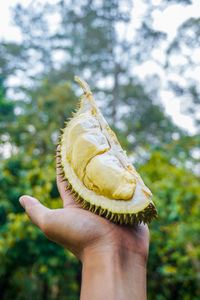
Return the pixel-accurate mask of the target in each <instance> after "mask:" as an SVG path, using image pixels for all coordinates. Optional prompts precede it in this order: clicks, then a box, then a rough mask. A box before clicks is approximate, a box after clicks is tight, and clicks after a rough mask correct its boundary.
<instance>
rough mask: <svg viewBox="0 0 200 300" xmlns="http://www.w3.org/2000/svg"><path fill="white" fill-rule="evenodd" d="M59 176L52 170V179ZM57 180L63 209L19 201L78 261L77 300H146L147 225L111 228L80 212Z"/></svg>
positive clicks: (38, 223) (104, 221)
mask: <svg viewBox="0 0 200 300" xmlns="http://www.w3.org/2000/svg"><path fill="white" fill-rule="evenodd" d="M57 162H59V158H57ZM60 171H61V170H60V169H57V173H60ZM61 180H62V176H60V175H57V186H58V190H59V193H60V196H61V198H62V201H63V208H61V209H55V210H51V209H49V208H47V207H45V206H43V205H42V204H41V203H40V202H39V201H38V200H37V199H35V198H33V197H30V196H26V195H25V196H22V197H20V199H19V201H20V203H21V205H22V206H23V207H24V209H25V211H26V213H27V214H28V216H29V218H30V219H31V220H32V221H33V222H34V223H35V225H36V226H38V227H39V228H40V229H41V231H42V232H43V233H44V235H45V236H46V237H47V238H49V239H50V240H52V241H54V242H55V243H58V244H60V245H62V246H63V247H65V248H67V249H68V250H69V251H71V252H72V253H73V254H74V255H75V256H76V257H77V258H78V259H80V260H81V262H82V265H83V268H82V285H81V295H80V299H81V300H86V299H87V300H90V299H91V300H92V299H95V300H101V299H109V300H112V299H113V300H114V299H115V300H126V299H127V300H130V299H134V300H143V299H146V263H147V258H148V249H149V230H148V227H147V225H144V224H141V225H139V226H137V227H136V226H135V227H133V226H127V225H126V226H125V225H124V226H123V225H116V224H114V223H111V222H110V221H108V220H106V219H104V218H102V217H99V216H97V215H95V214H93V213H91V212H89V211H86V210H83V209H82V208H81V206H80V205H77V204H76V203H75V201H74V199H73V197H72V195H69V191H65V189H66V186H67V182H66V181H64V182H61Z"/></svg>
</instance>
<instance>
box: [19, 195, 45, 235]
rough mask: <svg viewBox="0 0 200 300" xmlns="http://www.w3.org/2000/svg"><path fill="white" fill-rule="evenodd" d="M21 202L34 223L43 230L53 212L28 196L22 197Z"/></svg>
mask: <svg viewBox="0 0 200 300" xmlns="http://www.w3.org/2000/svg"><path fill="white" fill-rule="evenodd" d="M19 202H20V204H21V205H22V206H23V208H24V209H25V211H26V213H27V215H28V216H29V218H30V219H31V220H32V221H33V223H35V225H36V226H38V227H39V228H40V229H41V230H42V229H43V225H44V220H45V217H46V216H47V214H48V213H49V212H50V211H51V210H50V209H49V208H47V207H45V206H44V205H42V204H41V203H40V202H39V201H38V200H37V199H35V198H33V197H30V196H27V195H24V196H22V197H20V199H19Z"/></svg>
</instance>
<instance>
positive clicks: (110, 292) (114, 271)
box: [81, 247, 146, 300]
mask: <svg viewBox="0 0 200 300" xmlns="http://www.w3.org/2000/svg"><path fill="white" fill-rule="evenodd" d="M82 263H83V270H82V278H83V285H84V283H86V284H89V286H88V288H87V295H86V294H85V291H84V293H82V295H83V294H84V297H83V296H82V297H81V299H82V300H84V299H103V297H104V298H105V299H111V300H112V299H115V300H117V299H123V300H126V299H135V300H137V299H138V300H143V299H146V260H145V259H144V257H142V256H141V255H140V254H137V253H135V252H134V253H133V252H132V251H130V250H129V249H124V248H121V249H116V248H115V249H114V248H112V249H111V248H110V247H107V248H106V247H104V249H103V248H98V249H96V248H89V249H86V250H85V251H84V254H83V257H82ZM95 286H96V288H95V293H96V294H95V295H94V294H93V293H94V287H95Z"/></svg>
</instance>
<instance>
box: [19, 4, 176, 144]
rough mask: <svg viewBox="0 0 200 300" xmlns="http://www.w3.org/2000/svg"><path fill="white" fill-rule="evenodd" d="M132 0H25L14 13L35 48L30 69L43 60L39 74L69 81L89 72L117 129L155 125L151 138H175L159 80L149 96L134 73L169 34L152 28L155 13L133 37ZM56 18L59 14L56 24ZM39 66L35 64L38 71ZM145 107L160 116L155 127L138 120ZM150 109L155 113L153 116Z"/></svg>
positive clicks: (26, 45)
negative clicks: (27, 2)
mask: <svg viewBox="0 0 200 300" xmlns="http://www.w3.org/2000/svg"><path fill="white" fill-rule="evenodd" d="M131 3H132V2H130V1H125V2H123V5H121V4H120V3H119V2H118V1H116V0H112V1H109V3H108V2H105V1H98V2H96V1H92V0H90V1H89V0H88V1H82V2H80V1H78V2H77V1H73V2H67V1H58V2H57V3H56V4H47V3H45V4H43V5H42V6H41V4H40V5H39V4H38V2H37V1H34V2H31V4H30V5H29V6H27V7H26V8H24V7H23V6H22V5H20V4H19V5H18V6H17V7H16V9H15V11H14V14H15V22H16V24H17V25H18V27H19V28H20V30H21V32H22V37H23V46H24V49H26V52H27V53H29V54H30V56H29V58H30V59H28V60H27V63H28V66H29V67H27V69H29V68H30V66H32V64H33V63H34V64H35V62H36V61H37V64H36V66H38V64H39V65H40V66H41V68H40V69H41V72H38V70H36V74H37V78H38V79H39V78H42V77H45V78H47V80H48V81H49V82H51V83H53V84H55V82H58V83H60V82H63V80H64V79H65V78H67V79H70V80H72V78H73V76H74V75H75V74H79V75H80V76H83V77H84V78H85V79H87V78H88V79H89V80H90V84H91V85H92V86H93V85H95V86H97V89H96V98H97V99H98V100H99V102H100V104H101V106H102V108H103V109H104V110H105V114H106V115H107V117H108V118H109V120H110V122H111V123H112V125H113V127H114V128H115V129H118V130H119V129H121V128H123V127H124V126H125V127H126V128H127V130H126V134H129V133H131V132H134V131H135V130H136V131H137V130H138V132H139V130H141V131H143V132H146V131H148V129H149V131H151V136H152V138H151V143H152V142H158V141H159V139H160V137H161V136H162V141H165V142H169V141H170V139H171V138H172V134H173V133H174V132H176V131H177V127H176V126H174V125H173V123H172V121H171V119H170V118H169V117H167V116H166V115H164V114H162V113H161V111H162V107H161V106H160V105H159V104H158V101H157V99H158V96H157V93H156V91H155V90H156V89H157V86H158V84H159V83H158V82H157V83H156V84H157V86H155V84H154V81H153V79H152V80H151V85H149V84H148V94H149V95H148V96H147V95H146V93H145V92H144V91H143V89H144V83H143V85H141V84H140V83H138V79H137V78H136V77H134V80H133V75H132V74H133V73H134V66H135V65H138V63H141V62H143V61H144V60H148V59H149V56H150V54H151V52H152V50H153V49H155V48H156V47H157V46H158V45H159V43H160V42H162V40H163V39H164V38H165V36H166V34H164V33H162V32H160V31H156V30H154V29H152V19H151V18H146V19H145V20H144V22H142V24H141V26H140V27H139V28H138V29H137V31H136V33H135V34H136V36H134V35H133V34H131V40H130V18H131V11H132V4H131ZM52 19H56V20H57V25H56V26H54V28H53V29H52V26H51V20H52ZM119 27H120V31H119V29H118V28H119ZM133 45H134V47H133ZM141 49H142V51H141ZM47 53H48V55H47ZM56 57H61V59H56ZM34 69H35V68H34V66H33V68H31V72H32V73H33V72H34ZM32 73H31V74H32ZM27 75H29V73H28V72H27ZM34 81H35V79H34ZM35 82H37V81H35ZM148 82H149V81H148ZM37 86H38V85H37ZM73 86H74V84H73V83H72V87H73ZM39 90H40V89H39ZM131 93H132V94H131ZM150 93H151V95H152V96H151V97H150ZM127 99H128V100H127ZM131 99H132V100H131ZM105 101H107V102H105ZM130 102H131V104H130ZM137 103H138V104H137ZM139 103H140V104H139ZM122 106H124V107H126V108H127V107H128V109H129V108H130V107H131V111H130V113H129V115H127V113H123V110H121V109H119V108H121V107H122ZM105 108H106V109H105ZM140 109H142V112H141V113H142V114H143V121H144V120H145V121H146V122H148V120H149V121H150V122H151V120H152V119H154V124H153V128H152V126H151V128H150V126H149V123H148V124H146V122H145V121H144V122H143V121H141V122H140V125H139V123H138V121H134V120H136V119H137V112H139V110H140ZM120 112H121V113H120ZM141 113H139V114H138V117H139V116H140V117H141ZM146 115H148V116H149V115H151V116H152V118H151V120H150V119H149V118H146V117H145V116H146ZM161 115H162V116H161ZM127 116H128V118H129V120H130V121H129V124H128V127H127V124H125V123H124V120H127ZM119 119H120V120H121V122H119ZM119 124H120V125H119ZM127 131H128V133H127ZM165 131H167V133H165ZM122 132H123V134H124V131H123V130H122ZM146 133H147V132H146ZM148 133H149V132H148ZM179 134H181V130H180V129H179ZM146 135H147V134H146ZM135 139H136V141H135V143H137V142H138V143H139V144H143V145H145V144H146V143H148V142H149V141H148V140H147V139H145V138H143V137H141V136H139V134H137V135H135ZM133 146H134V144H133ZM133 146H132V147H133Z"/></svg>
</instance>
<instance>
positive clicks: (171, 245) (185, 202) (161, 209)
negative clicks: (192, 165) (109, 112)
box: [140, 151, 200, 299]
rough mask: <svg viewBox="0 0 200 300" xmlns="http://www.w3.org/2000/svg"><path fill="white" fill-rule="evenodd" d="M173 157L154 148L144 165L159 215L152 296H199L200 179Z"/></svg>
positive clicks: (151, 268)
mask: <svg viewBox="0 0 200 300" xmlns="http://www.w3.org/2000/svg"><path fill="white" fill-rule="evenodd" d="M170 159H171V157H170V154H169V152H161V151H154V152H152V153H151V158H150V159H149V161H148V164H146V165H145V166H142V167H141V168H140V172H141V174H142V175H143V176H144V178H145V179H146V182H147V184H148V185H149V186H150V187H151V189H152V191H153V193H154V197H153V200H154V201H155V203H156V206H157V208H158V215H159V218H158V220H157V221H154V222H153V223H152V225H151V246H150V258H149V265H148V292H149V297H148V298H149V299H155V294H156V295H157V296H156V297H157V298H156V299H173V298H174V299H199V297H200V264H199V259H200V246H199V232H200V224H199V218H200V185H199V178H198V177H197V176H195V175H194V174H193V173H192V171H189V170H187V169H185V168H184V167H180V168H178V167H177V166H176V164H173V163H172V162H170ZM155 291H156V293H155ZM191 295H192V297H191Z"/></svg>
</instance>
